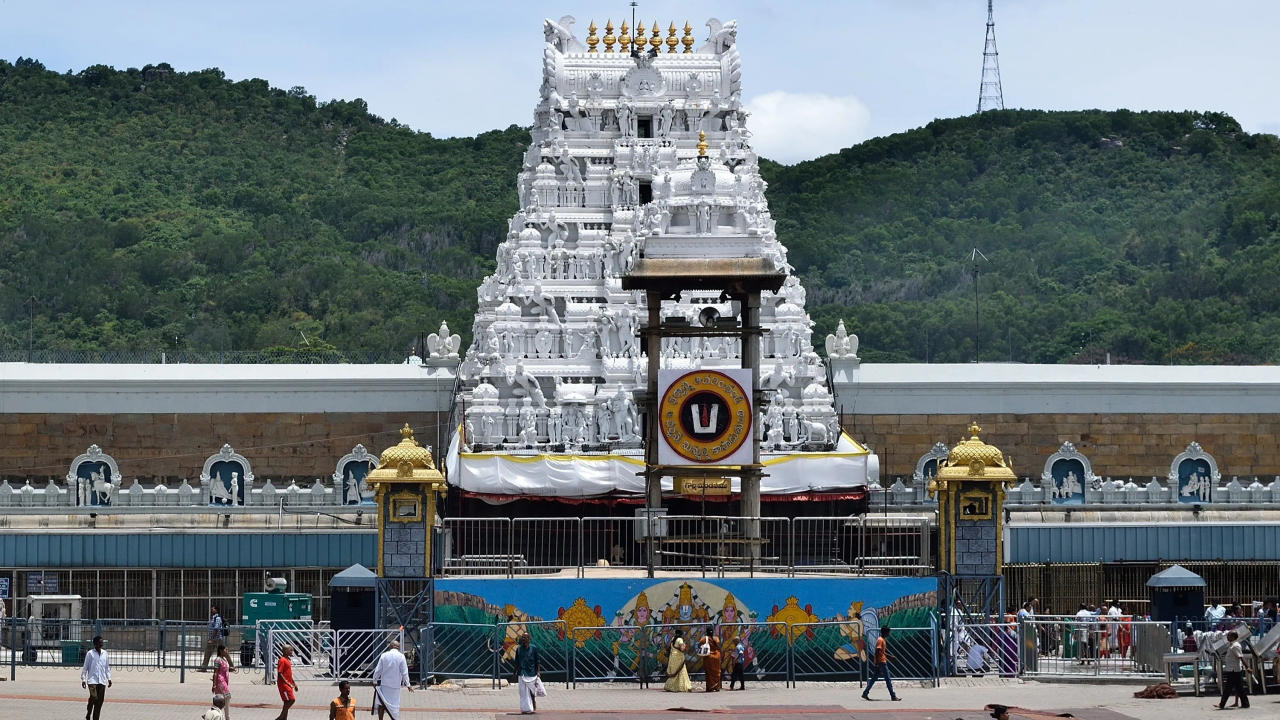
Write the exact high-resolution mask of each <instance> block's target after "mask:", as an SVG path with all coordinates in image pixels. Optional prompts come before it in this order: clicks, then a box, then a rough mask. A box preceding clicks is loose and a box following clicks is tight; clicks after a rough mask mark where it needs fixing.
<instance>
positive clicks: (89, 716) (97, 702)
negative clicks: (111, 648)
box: [80, 635, 111, 720]
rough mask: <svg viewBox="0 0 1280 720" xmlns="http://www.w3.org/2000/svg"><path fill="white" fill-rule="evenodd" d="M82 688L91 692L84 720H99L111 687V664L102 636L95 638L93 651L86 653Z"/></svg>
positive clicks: (82, 669) (81, 681)
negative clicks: (103, 645)
mask: <svg viewBox="0 0 1280 720" xmlns="http://www.w3.org/2000/svg"><path fill="white" fill-rule="evenodd" d="M80 687H82V688H87V689H88V690H89V704H88V706H87V707H86V708H85V711H84V720H98V718H99V717H101V716H102V703H103V702H105V701H106V699H107V688H109V687H111V663H110V662H109V661H108V660H107V652H106V651H105V650H103V649H102V636H101V635H98V636H96V637H94V638H93V649H92V650H90V651H89V652H87V653H85V656H84V667H83V668H81V670H80Z"/></svg>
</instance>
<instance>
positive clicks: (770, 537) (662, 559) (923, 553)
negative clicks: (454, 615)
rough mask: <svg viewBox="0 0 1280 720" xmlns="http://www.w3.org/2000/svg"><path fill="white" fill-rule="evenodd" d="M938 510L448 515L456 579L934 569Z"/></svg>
mask: <svg viewBox="0 0 1280 720" xmlns="http://www.w3.org/2000/svg"><path fill="white" fill-rule="evenodd" d="M932 522H933V520H932V517H931V516H921V517H902V518H896V517H894V518H885V517H857V516H850V517H836V518H833V517H800V518H794V519H793V518H774V517H761V518H748V517H728V516H691V515H667V516H660V517H658V518H655V519H654V520H653V521H652V522H646V521H645V520H644V519H642V518H630V517H612V518H599V517H596V518H515V519H508V518H446V519H445V520H444V546H445V561H444V566H443V569H442V572H443V573H444V575H446V576H461V575H497V576H502V577H516V576H520V575H533V574H544V575H545V574H553V573H554V574H561V573H565V572H566V571H567V572H569V573H570V574H573V575H574V576H576V577H587V576H588V575H590V574H591V573H592V572H595V570H593V569H594V568H598V567H611V568H619V567H621V568H633V569H634V568H645V567H648V565H649V563H650V561H651V560H652V562H653V565H654V567H655V568H657V569H662V570H669V571H677V572H689V573H692V572H697V573H702V574H703V575H708V574H711V575H717V576H721V575H723V574H724V573H733V572H746V573H754V572H756V571H760V572H769V573H781V574H786V575H795V574H797V573H839V574H853V575H861V574H883V573H896V574H903V573H907V574H921V573H928V572H931V571H932V567H931V565H932V558H931V557H930V549H929V548H930V544H931V537H930V528H931V524H932Z"/></svg>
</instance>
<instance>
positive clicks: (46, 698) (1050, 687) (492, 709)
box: [0, 668, 1280, 720]
mask: <svg viewBox="0 0 1280 720" xmlns="http://www.w3.org/2000/svg"><path fill="white" fill-rule="evenodd" d="M6 676H7V673H6ZM1140 687H1141V686H1140V685H1089V684H1080V683H1071V684H1052V683H1040V682H1026V683H1024V682H1020V681H1016V680H999V679H995V678H982V679H970V680H959V679H957V680H952V681H948V682H947V683H946V684H945V685H944V687H941V688H932V687H920V685H919V684H918V683H906V682H903V683H898V684H897V689H898V692H899V694H900V695H901V696H902V697H903V701H902V702H900V703H891V702H889V700H888V697H887V693H886V692H885V691H884V688H883V687H882V686H877V687H876V689H875V690H873V691H872V692H873V696H875V697H878V698H879V699H878V700H876V701H874V702H866V701H864V700H862V699H860V698H859V697H858V689H857V688H856V687H855V686H853V685H848V684H837V683H804V684H802V685H801V686H800V687H799V688H785V687H783V686H782V685H781V684H761V685H758V686H755V687H751V688H749V689H748V690H746V691H745V692H720V693H713V694H707V693H699V692H695V693H689V694H686V695H673V694H669V693H664V692H662V691H661V690H657V689H650V690H640V689H637V688H635V687H634V686H630V687H627V686H611V685H584V686H580V687H579V688H578V689H565V687H564V686H563V685H560V686H554V685H553V686H550V687H549V688H548V691H549V696H548V697H547V698H545V699H543V700H542V702H541V703H540V704H541V708H542V711H541V712H540V713H539V714H538V717H540V718H543V720H548V719H549V720H606V719H607V720H619V719H620V718H627V719H628V720H630V719H632V718H636V719H639V720H657V719H659V718H661V719H662V720H677V719H679V718H697V717H705V716H707V715H716V716H720V717H734V718H748V719H749V720H770V719H774V718H778V719H783V718H785V720H810V719H811V720H830V719H832V718H845V719H849V718H854V719H861V720H870V719H873V718H874V719H875V720H908V719H910V720H953V719H954V718H963V719H964V720H978V719H979V718H985V717H987V713H986V712H985V711H983V710H982V707H983V706H984V705H986V704H987V703H993V702H998V703H1003V704H1005V705H1010V706H1018V707H1022V708H1028V709H1029V710H1034V711H1039V712H1037V713H1015V714H1014V717H1016V718H1022V719H1024V720H1039V719H1040V718H1045V717H1051V716H1052V715H1053V714H1056V713H1061V712H1070V713H1072V714H1073V715H1074V716H1075V717H1078V718H1084V719H1085V720H1126V719H1129V718H1132V719H1133V720H1183V719H1190V718H1200V717H1211V716H1215V715H1222V714H1223V713H1218V712H1217V711H1215V710H1212V709H1211V708H1212V705H1213V700H1212V699H1210V698H1195V697H1184V698H1179V699H1176V700H1138V699H1135V698H1134V697H1133V692H1134V691H1135V690H1137V689H1139V688H1140ZM208 688H209V676H208V675H207V674H189V675H188V676H187V682H186V683H185V684H179V682H178V676H177V673H175V672H168V671H157V672H150V671H139V670H132V671H117V672H116V673H115V686H114V687H113V688H112V689H111V690H109V691H108V693H107V705H106V707H104V709H103V717H104V718H110V719H111V720H115V719H116V718H123V719H127V720H162V719H163V720H172V719H174V718H186V719H194V718H199V717H200V715H201V713H202V712H203V711H204V708H206V707H207V700H208V697H209V694H208ZM232 690H233V693H234V696H233V707H232V717H233V718H234V719H235V720H271V719H272V718H274V717H275V716H276V714H277V712H278V709H279V705H278V702H279V701H278V696H277V695H276V690H275V688H274V687H272V686H264V685H262V684H261V678H260V677H257V676H256V675H255V676H254V677H252V678H250V677H247V676H246V675H244V674H243V673H237V674H235V675H232ZM336 694H337V691H336V690H335V689H334V688H333V687H332V686H331V685H328V684H320V683H304V684H303V685H302V691H301V693H300V696H299V701H298V705H296V706H294V709H293V712H292V713H291V714H290V717H291V720H305V719H306V718H327V717H328V713H327V711H326V709H327V707H328V701H329V700H330V699H331V698H332V697H333V696H335V695H336ZM354 695H355V697H356V699H357V701H358V702H359V703H360V704H361V705H362V706H363V707H364V708H366V711H365V712H362V713H361V714H360V717H368V715H367V708H368V702H369V698H370V691H369V690H368V688H356V689H355V692H354ZM83 697H84V693H83V691H82V690H81V689H80V683H79V672H78V670H77V669H74V668H41V669H35V670H29V669H19V671H18V676H17V681H16V682H9V681H7V680H6V681H5V682H0V706H3V707H4V708H5V713H4V717H5V718H18V719H19V720H22V719H24V718H25V719H26V720H64V719H65V720H75V719H76V718H79V717H81V714H80V713H82V712H83V710H84V700H83ZM404 697H405V710H404V713H403V714H404V720H414V719H417V718H422V719H423V720H425V719H426V718H432V717H441V718H448V719H449V720H494V719H495V718H507V717H508V716H517V715H518V713H517V712H516V711H517V710H518V709H519V701H518V700H517V698H516V694H515V690H514V689H513V688H504V689H500V690H490V689H488V688H451V689H434V688H433V689H430V690H419V691H418V692H415V693H412V694H405V696H404ZM24 713H25V714H24ZM1040 713H1048V714H1040ZM1228 716H1229V717H1231V716H1238V717H1245V716H1249V717H1258V718H1276V717H1280V695H1271V696H1264V697H1257V698H1254V703H1253V708H1252V709H1250V710H1248V711H1241V710H1236V711H1233V712H1231V713H1229V714H1228Z"/></svg>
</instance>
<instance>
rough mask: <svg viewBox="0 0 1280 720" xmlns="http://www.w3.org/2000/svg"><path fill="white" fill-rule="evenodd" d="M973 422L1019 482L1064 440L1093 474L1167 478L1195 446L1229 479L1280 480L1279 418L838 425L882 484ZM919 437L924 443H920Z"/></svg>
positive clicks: (858, 419) (884, 418)
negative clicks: (862, 445) (867, 454)
mask: <svg viewBox="0 0 1280 720" xmlns="http://www.w3.org/2000/svg"><path fill="white" fill-rule="evenodd" d="M970 421H977V423H978V424H979V425H981V426H982V437H983V439H984V440H986V441H988V442H990V443H991V444H993V445H996V446H997V447H999V448H1001V449H1002V450H1004V452H1005V454H1007V455H1008V456H1009V457H1010V459H1011V460H1012V461H1013V469H1014V472H1016V473H1017V474H1018V475H1019V476H1020V477H1032V478H1039V477H1040V473H1041V472H1042V471H1043V470H1044V461H1045V459H1047V458H1048V457H1049V456H1050V455H1052V454H1053V453H1054V452H1056V451H1057V450H1058V448H1059V447H1060V446H1061V445H1062V443H1063V442H1064V441H1070V442H1072V443H1074V444H1075V446H1076V449H1077V450H1079V451H1080V452H1082V453H1084V454H1085V455H1087V456H1088V457H1089V460H1090V461H1091V462H1092V463H1093V471H1094V472H1095V473H1097V474H1098V475H1101V476H1104V477H1112V478H1122V479H1128V478H1130V477H1132V478H1134V480H1135V481H1137V480H1142V481H1147V480H1150V478H1151V477H1152V476H1156V477H1158V478H1160V479H1161V481H1163V480H1164V478H1165V476H1166V475H1167V474H1168V472H1169V463H1170V462H1172V461H1173V458H1174V456H1176V455H1178V454H1179V453H1181V452H1182V451H1183V450H1185V449H1186V447H1187V444H1188V443H1190V442H1192V441H1195V442H1198V443H1200V445H1201V446H1203V447H1204V449H1205V451H1206V452H1208V453H1210V454H1211V455H1213V456H1214V459H1216V460H1217V461H1218V468H1219V471H1220V472H1221V473H1222V476H1223V479H1224V481H1225V480H1227V479H1229V478H1230V477H1231V476H1233V475H1238V476H1240V477H1241V478H1245V477H1248V478H1252V477H1254V476H1255V475H1257V476H1262V477H1265V478H1270V477H1272V476H1274V475H1280V414H1274V413H1272V414H1264V413H1238V414H1232V413H1204V414H1188V413H1067V414H1048V413H1045V414H996V413H977V414H973V415H958V414H949V415H944V414H939V415H928V416H925V415H907V414H903V415H885V414H865V415H864V414H845V415H842V416H841V424H842V425H843V427H844V429H845V431H846V432H848V433H849V434H850V435H851V436H853V437H856V438H858V439H859V440H862V441H864V442H866V443H867V444H868V445H869V446H871V448H872V449H873V450H874V451H875V452H876V453H877V454H878V455H879V456H880V468H881V470H880V472H881V478H882V481H883V480H885V479H887V480H888V482H892V479H893V478H894V477H897V476H902V477H904V478H910V477H911V474H912V473H913V472H915V467H916V461H917V460H919V459H920V456H921V455H923V454H925V453H926V452H928V451H929V448H930V447H932V445H933V443H935V442H943V443H946V444H947V445H948V446H951V445H955V443H956V442H957V441H958V440H960V439H961V436H962V435H963V434H964V431H965V428H966V427H967V426H968V425H969V423H970ZM922 438H923V440H922Z"/></svg>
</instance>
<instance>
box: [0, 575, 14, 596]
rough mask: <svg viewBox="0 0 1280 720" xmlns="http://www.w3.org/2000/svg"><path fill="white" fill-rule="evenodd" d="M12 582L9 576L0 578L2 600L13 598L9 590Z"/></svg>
mask: <svg viewBox="0 0 1280 720" xmlns="http://www.w3.org/2000/svg"><path fill="white" fill-rule="evenodd" d="M11 580H12V578H10V577H8V576H7V575H6V576H2V577H0V600H8V599H9V598H10V597H12V596H11V595H10V594H9V593H10V592H11V591H10V588H9V583H10V581H11Z"/></svg>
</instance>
